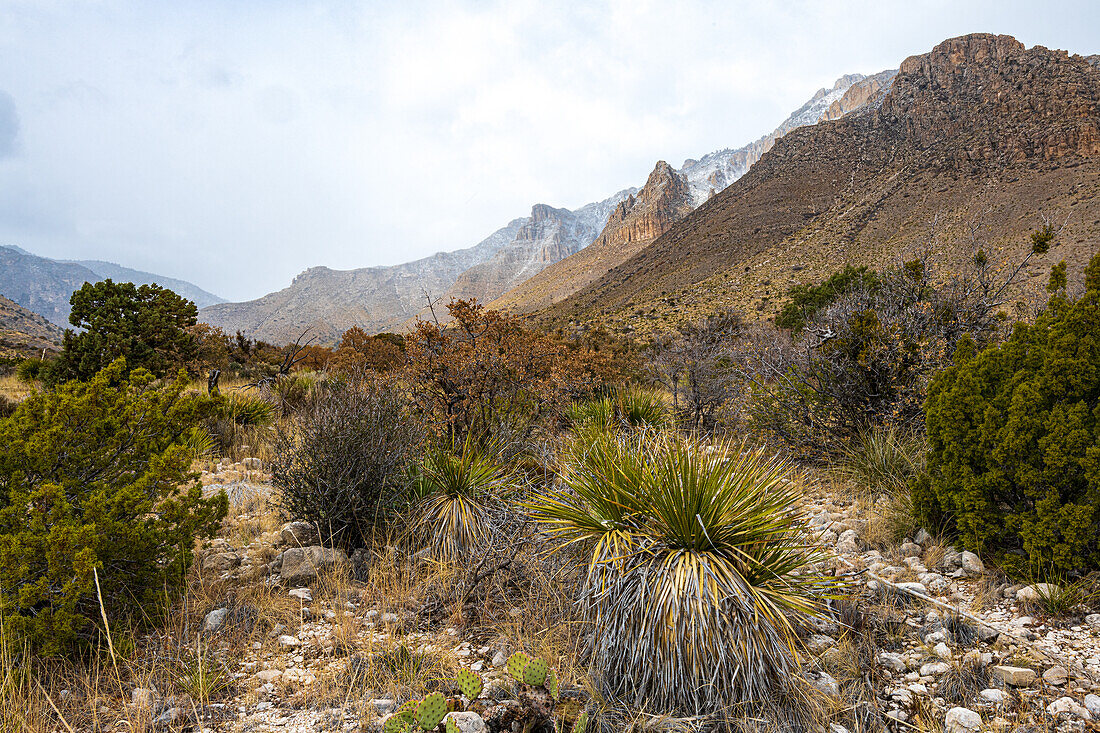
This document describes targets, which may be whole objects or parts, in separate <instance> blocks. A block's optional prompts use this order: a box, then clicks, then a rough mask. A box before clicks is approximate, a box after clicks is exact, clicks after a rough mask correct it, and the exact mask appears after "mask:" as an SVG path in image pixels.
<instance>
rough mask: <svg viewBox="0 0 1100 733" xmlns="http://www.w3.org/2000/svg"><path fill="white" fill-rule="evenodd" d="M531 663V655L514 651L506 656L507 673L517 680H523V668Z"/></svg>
mask: <svg viewBox="0 0 1100 733" xmlns="http://www.w3.org/2000/svg"><path fill="white" fill-rule="evenodd" d="M530 663H531V657H529V656H527V655H526V654H524V653H523V652H516V653H515V654H513V655H512V656H510V657H508V674H510V675H512V677H513V678H515V679H516V680H518V681H519V682H523V670H525V669H526V668H527V665H528V664H530Z"/></svg>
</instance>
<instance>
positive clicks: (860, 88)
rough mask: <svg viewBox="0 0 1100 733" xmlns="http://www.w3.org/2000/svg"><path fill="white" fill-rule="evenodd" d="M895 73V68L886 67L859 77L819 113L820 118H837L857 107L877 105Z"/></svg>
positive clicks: (884, 94)
mask: <svg viewBox="0 0 1100 733" xmlns="http://www.w3.org/2000/svg"><path fill="white" fill-rule="evenodd" d="M897 73H898V70H897V69H887V70H886V71H880V72H879V73H877V74H874V75H872V76H868V77H866V78H864V79H860V80H859V81H857V82H856V83H855V84H852V86H850V87H848V89H847V91H845V92H844V95H843V96H842V97H841V98H840V99H837V100H835V101H834V102H833V103H832V104H830V105H829V108H828V109H827V110H825V113H824V114H823V115H821V120H822V121H827V120H839V119H840V118H841V117H844V116H845V115H848V114H851V113H852V112H855V111H856V110H857V109H860V108H863V107H878V106H879V105H881V104H882V100H883V99H884V98H885V97H886V92H888V91H889V90H890V85H891V84H893V82H894V77H895V76H896V75H897Z"/></svg>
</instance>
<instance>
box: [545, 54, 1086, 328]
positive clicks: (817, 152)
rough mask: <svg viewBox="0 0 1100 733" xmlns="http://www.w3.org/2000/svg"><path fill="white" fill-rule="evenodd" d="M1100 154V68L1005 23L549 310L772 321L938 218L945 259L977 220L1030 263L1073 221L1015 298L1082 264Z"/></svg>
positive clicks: (640, 318)
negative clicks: (792, 294)
mask: <svg viewBox="0 0 1100 733" xmlns="http://www.w3.org/2000/svg"><path fill="white" fill-rule="evenodd" d="M860 94H863V92H860ZM831 104H832V103H830V106H831ZM1098 154H1100V69H1098V68H1097V67H1096V66H1094V65H1093V64H1092V63H1090V62H1089V61H1086V60H1085V59H1083V58H1082V57H1080V56H1070V55H1069V54H1067V53H1066V52H1064V51H1052V50H1049V49H1046V48H1043V47H1041V46H1037V47H1034V48H1031V49H1027V48H1025V47H1024V46H1023V45H1022V44H1020V43H1019V42H1017V41H1016V40H1015V39H1013V38H1010V37H1008V36H995V35H990V34H974V35H970V36H964V37H961V38H955V39H950V40H948V41H945V42H943V43H941V44H939V45H938V46H936V48H935V49H933V50H932V51H931V52H929V53H927V54H922V55H920V56H914V57H911V58H909V59H906V60H905V61H904V62H903V63H902V64H901V66H900V70H899V71H898V73H897V74H896V75H895V76H894V78H893V81H892V83H891V84H890V87H889V91H887V92H886V94H885V96H884V97H883V98H882V100H881V103H880V104H873V103H867V104H866V105H865V106H864V107H862V108H859V109H857V110H855V111H853V112H850V113H848V114H847V115H845V116H844V117H842V118H840V119H838V120H833V121H827V122H822V123H820V124H817V125H813V126H806V127H801V128H798V129H795V130H792V131H790V132H789V133H787V134H786V135H784V136H783V137H782V138H780V139H779V140H778V141H777V142H776V144H775V146H774V147H773V148H772V150H771V151H769V152H768V153H767V154H765V155H764V156H763V157H762V158H761V159H760V161H759V162H758V163H757V164H756V165H754V166H753V168H752V169H751V170H750V171H749V172H748V173H747V174H746V175H745V176H743V177H742V178H740V179H739V180H738V181H737V182H735V183H734V184H733V185H732V186H730V187H729V188H727V189H726V190H725V191H722V192H721V193H719V194H717V195H716V196H715V197H714V198H712V199H711V200H710V201H709V202H707V204H706V205H705V206H702V207H700V208H698V209H696V210H695V211H694V212H692V214H690V215H689V216H687V217H686V218H684V219H683V220H682V221H680V222H679V223H677V224H676V225H674V226H673V227H672V228H671V229H670V230H669V231H668V232H666V233H665V234H664V235H662V236H661V237H659V238H658V239H657V240H656V241H655V242H654V243H653V244H651V245H649V246H648V247H646V248H645V249H643V250H641V251H640V252H638V253H637V254H636V255H635V256H633V257H632V258H631V259H630V260H628V261H626V262H624V263H622V265H620V266H619V267H617V268H616V269H615V270H613V271H609V272H607V273H606V274H605V275H603V276H601V277H600V278H598V279H597V280H595V281H593V282H592V283H591V284H590V285H589V286H587V287H586V288H584V289H583V290H580V291H578V292H577V293H575V294H574V295H572V296H570V298H568V299H566V300H564V301H563V302H561V303H559V304H558V305H556V306H554V307H553V308H552V309H550V310H548V311H547V312H545V313H544V314H543V315H542V316H541V317H542V318H543V319H544V320H545V321H547V322H553V323H558V324H561V323H566V322H570V321H572V322H579V323H584V322H585V321H589V320H601V321H603V322H604V323H607V324H609V325H613V326H614V325H617V326H618V327H619V328H621V329H622V330H624V331H631V330H636V329H641V330H645V329H649V328H655V327H664V326H665V325H668V324H670V323H675V322H679V321H681V320H683V319H692V318H697V317H699V316H701V315H705V314H706V313H707V312H713V310H714V309H716V308H720V307H726V306H734V307H740V308H742V309H743V310H745V311H747V312H748V313H750V314H755V315H756V316H757V317H761V318H766V317H768V316H769V315H771V314H772V313H774V311H775V308H776V307H777V306H776V304H777V303H778V302H780V299H779V297H778V296H781V295H782V294H783V293H785V292H786V290H787V289H788V288H789V287H790V286H792V285H794V284H797V283H800V282H814V281H819V280H821V279H823V278H824V277H826V276H827V275H828V274H830V273H832V272H835V271H836V270H838V269H841V268H843V267H844V266H845V265H846V264H857V265H858V264H863V265H868V266H872V267H882V266H887V265H892V264H895V263H896V261H897V260H898V258H899V257H901V256H903V255H904V254H905V253H906V252H908V251H911V250H912V249H913V248H915V247H917V246H920V245H921V244H922V243H926V242H927V241H928V239H929V226H930V224H931V223H932V222H936V225H937V232H936V234H937V237H936V246H937V248H938V249H937V252H936V255H937V258H938V259H939V260H940V261H941V262H942V263H943V264H944V265H945V266H947V267H961V266H964V265H965V262H967V261H969V259H970V257H971V256H972V254H973V253H972V252H971V251H970V250H969V249H968V247H970V246H971V240H970V239H969V234H968V233H969V231H971V229H970V227H971V226H976V227H977V228H978V230H979V231H980V232H981V236H982V238H983V239H984V241H985V242H986V244H988V248H987V253H989V254H990V255H991V256H993V257H995V258H997V259H996V261H1001V260H1012V261H1018V260H1019V259H1020V258H1021V257H1022V256H1023V253H1024V252H1025V250H1027V249H1028V248H1029V246H1030V244H1029V241H1028V238H1027V235H1028V233H1029V232H1030V231H1031V230H1032V229H1034V228H1035V227H1036V226H1037V225H1039V224H1041V221H1042V220H1041V216H1042V215H1047V216H1050V217H1051V218H1057V219H1058V220H1059V221H1067V222H1068V223H1067V225H1066V227H1065V229H1064V230H1063V231H1062V233H1061V234H1060V236H1059V243H1060V244H1059V248H1058V250H1057V252H1056V253H1054V252H1052V253H1050V254H1049V255H1048V256H1044V257H1038V258H1035V259H1033V260H1032V263H1031V264H1032V265H1033V267H1032V269H1031V270H1029V272H1028V277H1029V278H1030V279H1029V280H1028V282H1027V283H1024V285H1023V286H1022V290H1021V291H1020V292H1019V293H1018V295H1020V297H1025V296H1027V293H1028V292H1035V293H1039V291H1041V290H1042V286H1043V285H1044V284H1045V282H1046V280H1045V277H1044V275H1045V272H1047V271H1049V267H1050V266H1052V265H1053V264H1056V263H1057V262H1058V261H1059V260H1061V259H1065V260H1066V262H1067V266H1068V267H1069V272H1070V273H1075V274H1076V276H1077V277H1080V273H1081V272H1082V270H1083V267H1084V265H1085V263H1086V262H1087V261H1088V258H1089V257H1090V256H1091V254H1092V253H1094V252H1095V251H1096V250H1097V248H1098V246H1100V245H1098V243H1100V196H1098V195H1097V191H1096V186H1095V181H1096V180H1097V179H1098V178H1100V155H1098ZM1071 212H1072V216H1070V213H1071ZM1067 217H1068V219H1067ZM563 264H565V263H563Z"/></svg>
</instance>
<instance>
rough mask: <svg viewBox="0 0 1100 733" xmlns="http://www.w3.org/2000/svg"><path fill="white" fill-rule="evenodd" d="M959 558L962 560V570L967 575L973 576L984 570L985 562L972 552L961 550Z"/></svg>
mask: <svg viewBox="0 0 1100 733" xmlns="http://www.w3.org/2000/svg"><path fill="white" fill-rule="evenodd" d="M959 559H960V560H962V570H963V572H964V573H966V574H967V575H969V576H971V577H974V576H977V575H981V574H982V573H984V572H985V564H983V563H982V559H981V558H980V557H978V556H977V555H975V554H974V553H973V552H963V553H962V554H961V555H960V556H959Z"/></svg>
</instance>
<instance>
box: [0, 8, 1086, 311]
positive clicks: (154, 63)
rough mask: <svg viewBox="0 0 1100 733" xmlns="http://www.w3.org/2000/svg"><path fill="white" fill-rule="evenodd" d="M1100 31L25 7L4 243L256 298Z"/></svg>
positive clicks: (840, 19)
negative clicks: (945, 63) (984, 56)
mask: <svg viewBox="0 0 1100 733" xmlns="http://www.w3.org/2000/svg"><path fill="white" fill-rule="evenodd" d="M1097 20H1098V19H1097V17H1096V11H1095V10H1094V9H1093V8H1092V5H1091V4H1090V3H1086V2H1073V3H1064V7H1062V8H1060V9H1051V8H1050V6H1049V4H1048V5H1047V6H1044V7H1042V8H1039V7H1038V6H1037V5H1036V4H1034V3H1026V4H1025V3H1013V4H1010V3H993V2H989V1H987V0H983V1H982V2H973V3H949V2H946V0H937V2H932V3H925V4H921V3H912V2H906V3H904V4H903V3H882V2H870V0H864V1H862V2H859V3H846V4H839V3H820V2H810V1H808V0H803V1H800V2H785V3H772V2H740V3H734V2H677V3H668V2H657V1H656V0H653V1H651V0H629V1H627V0H610V1H609V2H603V3H586V2H576V3H568V2H559V3H536V2H531V1H528V0H522V1H513V2H504V1H498V2H489V3H486V2H473V1H472V0H471V1H470V2H424V1H416V2H404V3H379V2H362V3H358V4H355V3H345V2H336V1H335V0H333V1H332V2H324V1H322V0H315V1H314V2H308V3H300V2H271V1H267V0H264V1H262V2H261V1H259V0H257V1H254V2H251V3H175V4H168V3H138V2H122V1H121V0H119V1H116V2H97V3H89V2H78V1H76V0H73V1H72V2H64V1H62V0H55V1H54V2H51V3H48V4H44V3H40V2H12V1H9V2H6V3H4V4H3V5H0V54H2V55H3V57H4V58H5V59H8V60H9V63H7V64H4V65H3V66H2V67H0V90H2V91H0V187H2V190H4V191H5V201H4V202H3V203H0V242H5V243H12V244H19V245H21V246H24V247H26V248H27V249H30V250H32V251H36V252H40V253H43V254H48V255H53V256H65V257H98V258H106V259H115V260H119V261H121V262H122V263H123V264H126V265H130V266H134V267H141V268H143V269H150V270H154V271H159V272H163V273H164V274H168V275H174V276H178V277H185V278H188V279H191V280H193V281H195V282H196V283H198V284H200V285H202V286H204V287H207V288H209V289H212V290H214V291H216V292H219V293H221V294H223V295H225V296H227V297H232V298H244V297H254V296H257V295H260V294H262V293H264V292H267V291H269V290H272V289H276V288H279V287H282V286H283V285H285V284H286V283H287V282H288V281H289V280H290V278H291V277H292V276H293V275H294V274H295V273H296V272H298V271H300V270H302V269H304V268H305V267H308V266H311V265H316V264H326V265H329V266H334V267H359V266H367V265H372V264H388V263H394V262H400V261H404V260H407V259H411V258H414V257H418V256H423V255H426V254H430V253H431V252H434V251H438V250H440V249H452V248H456V247H461V246H469V245H472V244H474V243H476V242H477V241H478V240H479V239H481V238H482V237H484V236H486V235H487V234H489V233H490V232H492V231H493V230H494V229H496V228H497V227H499V226H501V225H503V224H504V223H505V222H507V221H508V220H509V219H512V218H514V217H516V216H521V215H523V214H525V213H526V212H527V211H528V209H529V207H530V205H531V204H533V203H536V202H546V203H550V204H553V205H556V206H579V205H581V204H583V203H586V202H587V201H591V200H594V199H598V198H602V197H604V196H607V195H609V194H611V193H613V192H614V191H616V190H619V189H621V188H624V187H626V186H629V185H639V184H640V183H641V182H643V181H644V179H645V177H646V175H647V174H648V172H649V170H650V169H651V168H652V166H653V163H654V162H655V161H656V160H657V159H658V158H664V159H666V160H668V161H670V162H671V163H673V164H679V163H680V162H681V161H682V160H683V159H684V158H687V157H697V156H699V155H702V154H704V153H706V152H708V151H710V150H713V149H716V148H719V147H727V146H737V145H741V144H744V143H746V142H748V141H750V140H752V139H754V138H756V137H757V136H759V135H761V134H763V133H765V132H767V131H768V130H769V129H771V128H772V127H774V126H775V125H776V124H777V123H778V122H780V121H781V120H782V119H783V118H784V117H785V116H786V114H787V113H788V112H790V111H791V110H792V109H793V108H795V107H797V106H798V105H799V104H801V103H802V102H803V101H804V100H805V99H806V98H808V96H809V95H810V94H812V93H813V92H814V91H815V90H816V89H817V88H818V87H821V86H826V85H829V84H831V83H832V82H833V80H834V79H835V78H836V77H837V76H839V75H841V74H843V73H847V72H851V71H861V72H874V71H878V70H880V69H882V68H887V67H889V66H896V65H897V63H898V62H899V61H900V60H901V59H902V58H904V57H905V56H907V55H909V54H912V53H918V52H922V51H925V50H928V49H929V48H930V47H931V46H932V45H933V44H934V43H936V42H937V41H939V40H942V39H943V38H945V37H948V36H952V35H958V34H961V33H965V32H971V31H977V30H992V31H995V32H1008V33H1014V34H1018V36H1019V37H1020V38H1021V40H1024V41H1025V42H1027V43H1029V44H1031V43H1043V44H1044V45H1048V46H1067V47H1069V48H1070V49H1071V50H1074V51H1080V52H1084V53H1091V52H1096V51H1097V50H1100V38H1098V37H1097V35H1098V33H1100V31H1098V30H1097V29H1100V23H1098V22H1096V21H1097ZM12 59H18V63H12V62H11V61H10V60H12ZM5 95H7V96H5ZM8 97H10V99H11V104H10V105H8V106H5V100H6V99H7V98H8ZM12 120H17V121H18V123H17V127H14V128H13V127H12V124H11V121H12ZM12 130H17V131H18V137H16V133H15V132H12ZM16 142H17V146H16V145H15V143H16ZM5 151H9V152H8V153H7V154H5Z"/></svg>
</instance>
